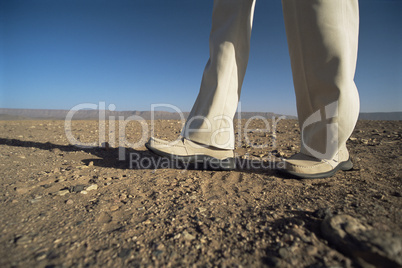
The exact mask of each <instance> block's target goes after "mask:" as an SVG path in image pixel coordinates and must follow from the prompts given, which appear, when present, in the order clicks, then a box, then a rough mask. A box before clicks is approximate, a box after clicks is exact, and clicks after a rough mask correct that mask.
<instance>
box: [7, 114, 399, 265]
mask: <svg viewBox="0 0 402 268" xmlns="http://www.w3.org/2000/svg"><path fill="white" fill-rule="evenodd" d="M242 123H243V125H244V123H245V122H242ZM148 124H149V122H148ZM180 128H181V123H180V122H179V121H174V120H163V121H157V122H156V123H155V133H157V134H158V135H157V137H158V138H163V139H167V140H173V139H175V138H177V136H178V135H179V133H180ZM248 128H254V129H258V128H260V129H262V128H264V125H263V124H262V122H259V121H255V122H253V123H252V124H250V125H249V126H248ZM106 130H107V132H106V138H107V139H108V137H109V134H110V136H111V138H110V139H108V141H109V143H110V148H86V149H85V148H84V149H82V148H78V147H75V146H72V145H71V144H70V142H69V141H68V140H67V138H66V134H65V129H64V121H62V120H60V121H23V120H21V121H0V174H1V189H0V202H1V206H0V215H1V217H0V267H71V266H74V267H87V266H101V267H123V266H124V267H152V266H156V267H215V266H216V267H264V266H265V267H354V266H355V265H356V264H355V262H354V261H353V259H352V258H350V257H349V256H348V255H347V254H346V255H345V254H343V253H341V252H340V251H338V250H337V249H336V248H335V247H334V246H333V245H332V244H331V243H329V242H328V241H327V240H326V239H325V238H324V236H323V235H322V232H321V228H320V224H321V222H322V220H323V218H324V217H325V215H327V214H328V213H335V214H336V213H339V214H347V215H350V216H352V217H354V218H356V219H358V220H360V221H362V222H364V223H365V224H367V225H369V226H371V227H373V228H375V229H378V230H383V231H392V232H394V233H396V234H399V235H401V234H402V224H401V219H402V197H401V196H402V178H401V162H402V161H401V160H402V159H401V148H402V144H401V137H402V122H401V121H359V122H358V124H357V127H356V130H355V131H354V133H353V135H352V137H351V139H350V140H349V141H348V147H349V149H350V153H351V157H352V160H353V162H354V165H355V166H354V169H353V170H351V171H347V172H338V173H337V174H336V175H335V176H334V177H332V178H327V179H303V180H298V179H293V178H289V177H283V176H282V175H280V174H278V173H277V172H276V171H275V170H273V169H271V168H270V167H269V166H267V165H266V164H267V163H268V160H272V159H273V157H274V156H285V157H287V156H290V155H292V154H293V153H295V152H297V151H298V150H299V147H298V146H299V142H298V141H299V137H300V132H299V130H298V124H297V121H296V120H281V121H279V123H278V127H277V131H276V135H274V133H272V131H268V132H263V131H256V130H250V131H247V132H246V133H248V135H247V139H246V137H245V136H244V135H242V137H241V140H240V141H239V142H238V143H237V149H236V153H237V154H238V155H239V159H241V161H242V162H241V163H243V164H244V163H246V164H247V163H251V162H253V161H254V162H255V163H260V164H261V165H260V166H262V168H258V167H249V166H247V165H246V164H244V165H243V166H242V167H240V168H239V169H238V170H236V171H202V170H191V169H190V170H186V169H179V168H176V167H175V166H174V165H172V166H170V167H167V166H163V165H162V163H161V162H157V161H158V160H159V161H160V158H159V157H157V156H155V155H153V154H152V153H150V152H148V151H147V150H146V149H145V146H144V143H143V141H141V135H142V128H141V125H140V124H139V123H136V122H130V123H129V124H128V125H127V127H126V137H127V139H128V141H130V142H132V143H136V142H140V143H141V146H140V147H138V148H136V149H127V150H126V152H125V154H124V155H125V156H126V160H125V161H119V159H118V152H119V150H118V149H117V147H118V146H119V144H118V143H117V142H116V141H115V140H116V139H117V138H118V136H119V135H117V132H118V127H117V125H116V126H115V127H113V125H112V127H109V126H108V125H107V126H106ZM240 132H243V131H242V130H241V131H240ZM72 133H73V135H74V137H75V138H76V139H77V140H79V141H81V142H96V141H97V139H98V136H99V130H98V122H97V121H73V123H72ZM237 133H239V131H237ZM146 134H147V137H149V133H146ZM113 141H115V142H114V143H113ZM274 142H276V146H275V147H274ZM264 144H268V147H267V148H261V149H258V148H255V147H256V145H264ZM130 154H131V156H132V159H131V160H134V161H131V162H130V161H129V160H130V158H129V156H130ZM266 160H267V161H266ZM141 161H142V162H141ZM147 161H148V162H147ZM130 163H131V164H132V166H131V168H130ZM264 163H265V164H264Z"/></svg>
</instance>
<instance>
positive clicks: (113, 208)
mask: <svg viewBox="0 0 402 268" xmlns="http://www.w3.org/2000/svg"><path fill="white" fill-rule="evenodd" d="M119 208H120V207H119V206H118V205H113V206H111V207H110V211H116V210H118V209H119Z"/></svg>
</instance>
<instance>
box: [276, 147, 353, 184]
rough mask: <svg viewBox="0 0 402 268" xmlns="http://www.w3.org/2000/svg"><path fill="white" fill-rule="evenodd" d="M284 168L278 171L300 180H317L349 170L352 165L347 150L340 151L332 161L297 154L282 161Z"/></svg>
mask: <svg viewBox="0 0 402 268" xmlns="http://www.w3.org/2000/svg"><path fill="white" fill-rule="evenodd" d="M284 163H285V165H284V168H283V169H281V170H280V171H282V172H284V173H287V174H289V175H292V176H295V177H298V178H302V179H308V178H310V179H319V178H328V177H331V176H333V175H334V174H335V173H336V172H337V171H338V170H351V169H352V168H353V163H352V161H351V160H350V157H349V153H348V151H347V149H343V150H340V152H339V153H338V154H337V155H336V157H335V158H334V159H331V160H328V159H318V158H315V157H312V156H309V155H305V154H303V153H297V154H295V155H293V156H291V157H290V158H288V159H284Z"/></svg>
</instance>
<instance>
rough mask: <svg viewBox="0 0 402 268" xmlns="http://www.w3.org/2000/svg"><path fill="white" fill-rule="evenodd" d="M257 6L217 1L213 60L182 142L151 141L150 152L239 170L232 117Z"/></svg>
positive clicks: (251, 0) (250, 1)
mask: <svg viewBox="0 0 402 268" xmlns="http://www.w3.org/2000/svg"><path fill="white" fill-rule="evenodd" d="M254 5H255V0H215V1H214V8H213V14H212V30H211V34H210V58H209V60H208V63H207V65H206V67H205V70H204V74H203V77H202V82H201V88H200V92H199V94H198V97H197V100H196V102H195V104H194V106H193V109H192V110H191V113H190V115H189V117H188V119H187V121H186V124H185V126H184V128H183V131H182V136H183V137H184V138H183V139H181V140H179V141H176V142H166V141H163V140H159V139H155V138H151V139H150V140H149V142H148V143H147V144H146V146H147V148H148V149H149V150H151V151H153V152H154V153H156V154H158V155H161V156H166V157H170V158H173V159H176V160H179V161H183V162H195V163H199V162H201V163H212V164H213V166H214V168H218V169H222V168H223V169H232V168H234V167H235V160H234V153H233V149H234V129H233V117H234V115H235V112H236V109H237V105H238V101H239V97H240V90H241V86H242V83H243V78H244V75H245V72H246V67H247V62H248V57H249V50H250V36H251V27H252V20H253V14H254ZM204 166H205V165H204Z"/></svg>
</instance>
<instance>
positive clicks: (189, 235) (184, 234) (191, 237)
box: [183, 231, 195, 241]
mask: <svg viewBox="0 0 402 268" xmlns="http://www.w3.org/2000/svg"><path fill="white" fill-rule="evenodd" d="M183 237H184V239H186V240H189V241H191V240H194V239H195V236H194V235H192V234H190V233H188V232H187V231H184V232H183Z"/></svg>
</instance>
